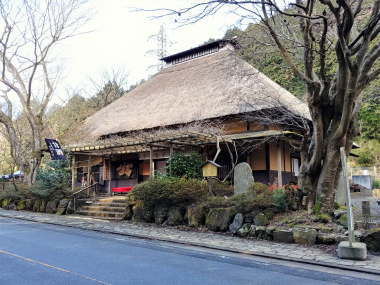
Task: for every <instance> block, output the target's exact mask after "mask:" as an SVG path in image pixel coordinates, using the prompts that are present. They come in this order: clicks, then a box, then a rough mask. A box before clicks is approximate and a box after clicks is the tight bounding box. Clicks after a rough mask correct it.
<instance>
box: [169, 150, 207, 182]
mask: <svg viewBox="0 0 380 285" xmlns="http://www.w3.org/2000/svg"><path fill="white" fill-rule="evenodd" d="M202 164H203V161H202V157H201V156H200V155H199V154H198V153H196V152H192V153H189V154H184V153H175V154H173V155H172V157H171V158H170V159H169V160H168V161H167V166H166V173H168V175H169V176H173V177H185V178H201V177H202V174H201V167H202Z"/></svg>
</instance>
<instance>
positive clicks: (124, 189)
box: [112, 186, 133, 194]
mask: <svg viewBox="0 0 380 285" xmlns="http://www.w3.org/2000/svg"><path fill="white" fill-rule="evenodd" d="M132 188H133V187H132V186H128V187H112V194H114V193H128V192H129V191H131V190H132Z"/></svg>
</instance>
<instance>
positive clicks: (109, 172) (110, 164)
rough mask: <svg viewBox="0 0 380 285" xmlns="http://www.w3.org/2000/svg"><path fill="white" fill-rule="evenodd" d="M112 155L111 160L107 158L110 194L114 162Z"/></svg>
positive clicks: (109, 191) (109, 192)
mask: <svg viewBox="0 0 380 285" xmlns="http://www.w3.org/2000/svg"><path fill="white" fill-rule="evenodd" d="M111 159H112V156H110V159H109V160H106V163H107V169H108V194H110V195H112V191H111V190H112V185H111V184H112V169H111V168H112V163H111Z"/></svg>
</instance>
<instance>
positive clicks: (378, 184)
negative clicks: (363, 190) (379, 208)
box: [372, 180, 380, 189]
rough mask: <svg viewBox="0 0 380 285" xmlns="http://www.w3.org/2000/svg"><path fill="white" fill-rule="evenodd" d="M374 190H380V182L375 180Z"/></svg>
mask: <svg viewBox="0 0 380 285" xmlns="http://www.w3.org/2000/svg"><path fill="white" fill-rule="evenodd" d="M372 188H374V189H380V180H373V183H372Z"/></svg>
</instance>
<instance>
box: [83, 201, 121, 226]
mask: <svg viewBox="0 0 380 285" xmlns="http://www.w3.org/2000/svg"><path fill="white" fill-rule="evenodd" d="M126 207H127V199H126V197H122V196H114V197H104V198H101V197H99V198H97V199H96V200H95V201H86V202H85V203H84V204H83V205H82V206H81V207H80V208H79V209H78V210H77V211H76V214H78V215H83V216H88V217H91V218H96V219H103V220H112V221H120V220H123V219H124V217H125V214H126Z"/></svg>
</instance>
